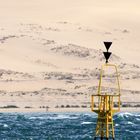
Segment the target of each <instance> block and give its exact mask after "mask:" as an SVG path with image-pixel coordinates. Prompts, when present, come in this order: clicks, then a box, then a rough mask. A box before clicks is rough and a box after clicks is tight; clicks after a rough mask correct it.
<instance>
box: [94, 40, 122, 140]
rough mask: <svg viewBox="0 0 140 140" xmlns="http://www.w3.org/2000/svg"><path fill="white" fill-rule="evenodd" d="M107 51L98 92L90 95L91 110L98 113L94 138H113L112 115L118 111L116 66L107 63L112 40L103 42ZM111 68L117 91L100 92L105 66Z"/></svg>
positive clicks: (118, 89) (102, 139)
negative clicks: (113, 71)
mask: <svg viewBox="0 0 140 140" xmlns="http://www.w3.org/2000/svg"><path fill="white" fill-rule="evenodd" d="M104 44H105V47H106V49H107V52H103V53H104V56H105V58H106V64H104V65H103V66H102V67H101V71H100V80H99V86H98V92H97V94H96V95H92V96H91V110H92V111H93V112H95V113H97V114H98V118H97V124H96V132H95V137H94V140H96V139H97V138H98V139H101V140H104V139H106V140H109V139H113V140H115V134H114V122H113V115H114V113H116V112H119V111H120V83H119V75H118V70H117V66H116V65H114V64H108V59H109V57H110V55H111V52H108V50H109V48H110V46H111V44H112V42H104ZM106 67H107V68H109V69H110V68H113V69H114V70H115V73H114V77H115V78H116V81H117V82H116V86H117V88H116V89H117V91H116V92H115V93H112V92H110V93H107V92H102V77H103V72H104V69H105V68H106Z"/></svg>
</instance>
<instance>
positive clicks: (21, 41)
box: [0, 0, 140, 108]
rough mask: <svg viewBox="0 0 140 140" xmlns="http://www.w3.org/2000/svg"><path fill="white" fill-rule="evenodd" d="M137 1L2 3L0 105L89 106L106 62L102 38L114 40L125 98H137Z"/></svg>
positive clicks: (139, 70) (139, 20) (139, 68)
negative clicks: (100, 70)
mask: <svg viewBox="0 0 140 140" xmlns="http://www.w3.org/2000/svg"><path fill="white" fill-rule="evenodd" d="M139 4H140V2H139V1H138V0H135V1H133V2H132V1H130V0H124V1H123V2H122V1H121V0H118V1H111V0H105V1H104V2H103V1H101V0H98V1H97V0H87V1H85V0H77V1H74V0H68V1H67V2H66V0H59V1H56V0H51V1H49V0H42V1H39V0H30V1H27V0H24V1H18V0H12V1H8V0H5V1H2V2H1V5H0V7H1V8H0V18H1V23H0V89H1V92H0V96H1V97H0V102H1V103H0V104H1V105H0V106H1V107H2V106H6V105H16V106H19V107H22V108H24V107H25V106H31V107H34V108H40V107H43V106H49V107H54V108H55V107H58V106H59V107H61V105H65V106H66V105H71V106H73V105H79V106H80V107H83V105H84V106H86V107H89V102H90V95H91V94H92V93H95V92H96V90H97V85H98V76H99V69H100V66H101V64H103V63H104V58H103V55H102V51H104V50H105V48H104V45H103V41H113V45H112V47H111V51H112V52H113V55H112V57H111V60H110V61H111V62H112V63H115V64H117V65H118V67H119V70H120V76H121V77H120V79H121V88H122V92H123V93H122V101H123V102H126V101H131V102H139V101H140V99H139V98H138V95H139V93H140V87H139V82H140V61H139V58H140V56H139V52H140V47H139V44H140V40H139V34H140V28H139V23H140V10H139ZM110 83H111V82H110ZM110 83H109V84H110Z"/></svg>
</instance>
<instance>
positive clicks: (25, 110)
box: [0, 107, 140, 113]
mask: <svg viewBox="0 0 140 140" xmlns="http://www.w3.org/2000/svg"><path fill="white" fill-rule="evenodd" d="M14 112H15V113H35V112H39V113H45V112H48V113H49V112H50V113H59V112H60V113H72V112H79V113H80V112H82V113H86V112H88V113H92V111H91V110H90V108H69V109H68V108H49V109H48V110H46V109H45V108H3V109H0V113H14ZM120 112H136V113H138V112H140V107H138V108H129V107H126V108H121V110H120ZM118 113H119V112H118Z"/></svg>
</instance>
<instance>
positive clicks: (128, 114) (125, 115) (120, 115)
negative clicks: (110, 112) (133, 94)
mask: <svg viewBox="0 0 140 140" xmlns="http://www.w3.org/2000/svg"><path fill="white" fill-rule="evenodd" d="M118 116H119V117H129V116H134V114H132V113H129V112H122V113H119V114H118Z"/></svg>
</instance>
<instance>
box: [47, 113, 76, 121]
mask: <svg viewBox="0 0 140 140" xmlns="http://www.w3.org/2000/svg"><path fill="white" fill-rule="evenodd" d="M77 118H78V117H73V116H70V115H63V114H59V115H58V116H54V117H49V119H54V120H57V119H59V120H60V119H77Z"/></svg>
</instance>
